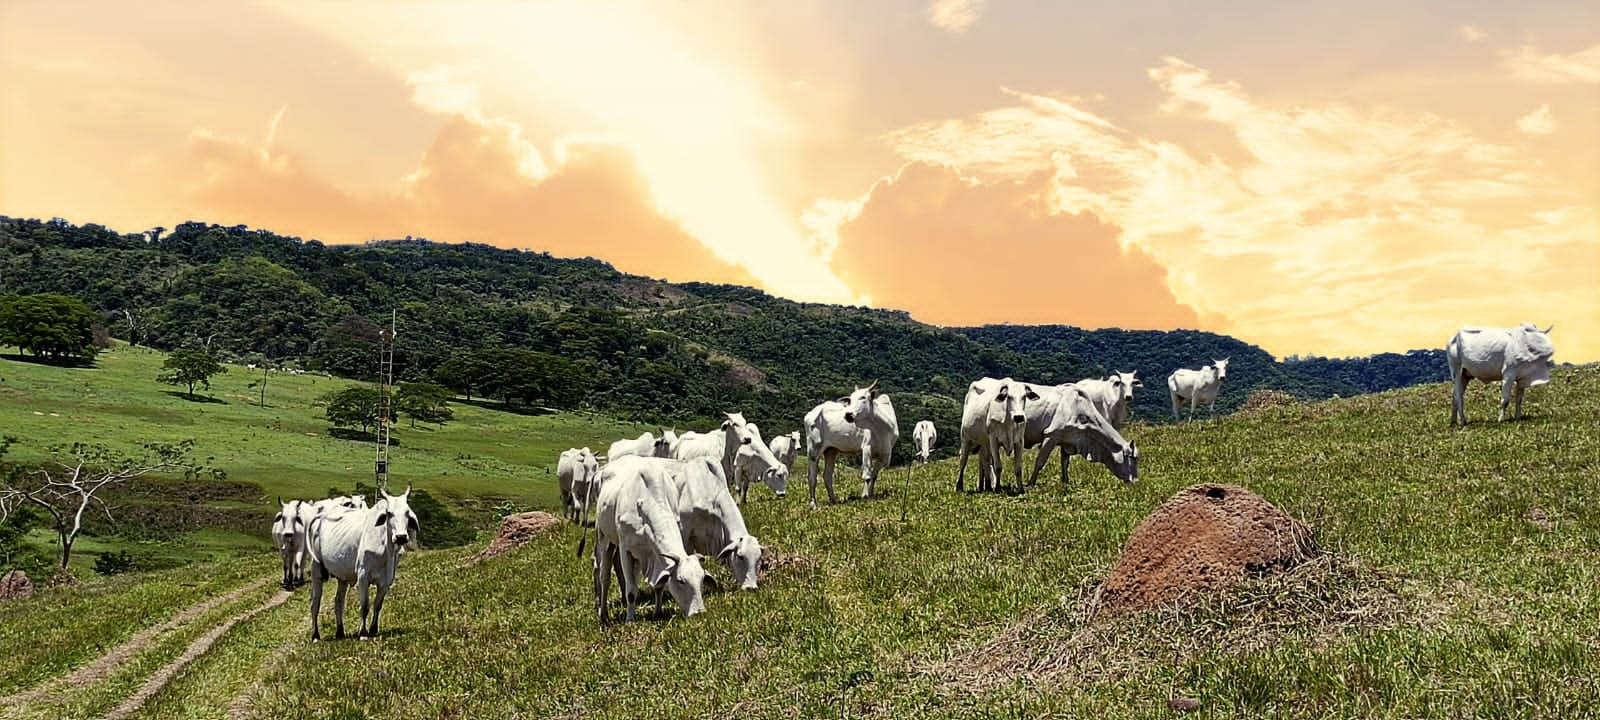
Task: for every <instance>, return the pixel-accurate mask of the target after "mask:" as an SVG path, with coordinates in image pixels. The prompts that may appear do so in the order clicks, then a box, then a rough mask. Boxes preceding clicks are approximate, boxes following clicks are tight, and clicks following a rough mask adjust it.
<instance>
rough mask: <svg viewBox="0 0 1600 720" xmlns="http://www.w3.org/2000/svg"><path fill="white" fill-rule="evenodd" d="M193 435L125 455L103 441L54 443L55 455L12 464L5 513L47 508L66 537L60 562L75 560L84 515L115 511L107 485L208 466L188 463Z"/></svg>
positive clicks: (1, 493) (1, 504)
mask: <svg viewBox="0 0 1600 720" xmlns="http://www.w3.org/2000/svg"><path fill="white" fill-rule="evenodd" d="M193 447H194V441H193V440H184V441H181V442H176V443H167V442H152V443H146V444H145V445H144V448H143V451H142V452H141V453H140V454H139V455H137V456H133V457H130V456H127V455H123V454H121V453H119V452H117V451H115V450H112V449H110V448H108V447H105V446H104V445H94V444H88V443H81V442H78V443H72V444H71V445H58V446H55V447H52V448H50V455H51V458H50V460H48V461H46V462H44V463H42V464H40V465H37V466H32V467H16V466H8V467H7V468H6V472H5V477H4V480H3V484H0V513H3V514H4V515H3V517H9V515H10V513H11V512H13V511H14V510H15V508H16V507H17V506H18V505H20V504H22V503H31V504H33V505H37V506H39V507H41V508H44V510H45V512H47V513H49V514H50V517H51V519H52V520H53V522H54V524H55V531H56V536H57V537H58V538H59V539H60V541H61V567H63V568H65V567H67V563H68V562H69V561H70V560H71V559H72V544H73V543H74V542H76V541H77V540H78V535H79V534H80V533H82V532H83V516H84V514H85V513H87V512H88V511H89V509H90V507H91V506H96V507H98V508H99V509H100V510H101V511H102V512H104V513H105V515H106V519H108V520H113V521H114V520H115V518H113V517H112V516H111V508H110V507H109V506H107V505H106V503H105V500H104V499H103V498H102V497H101V496H100V494H101V492H102V491H104V490H105V489H106V488H109V487H113V486H116V485H119V484H122V483H125V482H127V481H129V480H132V479H134V478H137V477H142V476H144V475H147V474H150V473H155V472H168V471H172V470H183V471H184V474H185V476H186V477H193V476H195V475H196V474H197V473H199V472H201V471H203V470H204V468H202V467H200V466H196V465H191V464H190V463H189V462H188V455H189V451H190V450H191V449H193Z"/></svg>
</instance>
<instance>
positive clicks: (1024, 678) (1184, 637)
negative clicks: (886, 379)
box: [0, 366, 1600, 719]
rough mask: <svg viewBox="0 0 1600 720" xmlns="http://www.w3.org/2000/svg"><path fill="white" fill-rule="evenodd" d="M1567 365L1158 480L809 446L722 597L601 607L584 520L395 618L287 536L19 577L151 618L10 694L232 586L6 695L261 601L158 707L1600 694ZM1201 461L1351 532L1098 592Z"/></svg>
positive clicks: (1588, 510)
mask: <svg viewBox="0 0 1600 720" xmlns="http://www.w3.org/2000/svg"><path fill="white" fill-rule="evenodd" d="M10 374H11V370H10V369H9V367H8V369H7V375H8V377H7V382H8V383H9V382H11V378H10V377H9V375H10ZM1554 375H1555V377H1554V380H1553V382H1552V383H1551V384H1550V385H1548V386H1546V387H1542V388H1539V389H1537V390H1534V391H1532V392H1530V393H1529V400H1528V404H1527V411H1528V414H1529V418H1528V419H1526V420H1524V421H1522V422H1517V423H1495V422H1493V420H1492V418H1493V414H1494V408H1493V402H1494V401H1497V399H1498V393H1497V392H1495V393H1493V395H1494V398H1495V400H1494V401H1492V400H1491V399H1490V395H1491V392H1490V391H1489V390H1488V389H1487V388H1485V387H1484V386H1481V385H1479V386H1475V387H1474V388H1472V391H1473V392H1472V393H1471V396H1470V399H1471V402H1470V412H1471V414H1472V416H1473V417H1474V418H1476V419H1477V420H1478V422H1477V423H1475V424H1474V425H1472V426H1471V427H1468V428H1465V429H1457V428H1451V427H1449V426H1448V425H1447V418H1448V416H1449V396H1448V389H1447V388H1446V387H1445V386H1443V385H1431V386H1423V387H1417V388H1411V389H1407V390H1401V391H1395V392H1389V393H1384V394H1380V395H1371V396H1363V397H1358V398H1351V399H1345V400H1337V401H1330V402H1323V403H1316V404H1298V405H1288V406H1282V407H1274V408H1267V409H1264V410H1259V411H1253V412H1249V413H1244V414H1239V415H1235V416H1231V417H1227V418H1221V419H1218V420H1214V421H1203V422H1196V423H1194V424H1191V425H1183V426H1170V427H1135V428H1132V429H1131V430H1130V431H1129V433H1128V434H1129V436H1130V437H1131V438H1132V439H1133V440H1134V441H1135V442H1136V443H1138V445H1139V447H1140V451H1141V468H1140V474H1141V478H1142V479H1141V481H1140V482H1139V483H1136V484H1130V485H1124V484H1121V483H1118V482H1117V481H1116V480H1115V479H1113V478H1112V477H1111V476H1110V474H1109V473H1107V472H1106V471H1105V470H1103V469H1102V468H1100V467H1099V466H1091V465H1088V464H1087V463H1084V462H1083V461H1081V460H1074V461H1073V466H1072V481H1071V484H1070V485H1069V486H1067V487H1062V486H1061V485H1060V484H1059V482H1058V481H1057V477H1058V475H1057V472H1058V471H1057V470H1056V468H1055V466H1054V465H1053V464H1052V465H1051V466H1049V467H1047V469H1046V471H1045V474H1044V475H1043V476H1042V477H1041V479H1040V482H1039V484H1038V485H1037V486H1036V487H1033V488H1029V490H1028V492H1027V493H1026V494H1023V495H1021V496H1014V497H1013V496H1004V495H977V494H957V493H955V492H954V490H953V487H954V484H955V482H954V481H955V478H954V475H955V464H954V462H951V461H945V462H941V463H935V464H934V465H931V466H927V467H921V468H915V469H908V468H903V467H897V468H894V469H892V470H891V471H889V472H888V473H887V474H886V475H885V476H884V477H883V478H881V479H880V481H879V489H880V492H881V493H882V497H880V498H878V499H874V500H870V501H862V500H852V501H849V502H844V503H841V504H840V505H837V506H829V505H826V504H824V505H822V506H821V507H820V508H818V509H817V510H814V511H813V510H809V509H808V508H807V507H806V504H805V497H804V492H805V488H804V475H805V473H804V468H803V466H802V467H801V468H798V469H797V470H798V472H797V477H796V478H795V479H794V480H793V481H791V485H790V494H789V497H788V498H786V499H783V500H779V499H776V498H774V497H773V496H772V494H771V493H770V492H767V491H766V490H765V489H764V488H755V489H752V491H751V498H752V499H751V502H750V504H749V505H748V506H746V507H745V514H746V519H747V521H748V523H749V525H750V527H751V529H752V531H753V532H755V533H756V534H757V535H758V536H759V537H760V538H761V540H762V542H763V544H765V545H766V546H767V550H768V552H769V560H771V561H772V567H771V569H770V570H769V571H768V572H767V573H766V575H765V576H764V578H763V581H762V587H761V589H760V590H758V591H756V592H719V593H713V594H710V595H709V596H708V597H707V602H706V605H707V612H706V613H705V614H704V615H701V616H698V617H695V618H693V619H685V618H683V617H681V616H680V615H679V614H678V613H677V612H676V610H675V608H673V606H672V605H671V603H670V601H669V602H668V605H667V608H668V610H669V612H668V613H665V614H664V615H663V616H662V617H654V616H653V615H652V614H651V613H646V615H647V619H645V620H643V621H641V622H638V623H634V624H623V623H620V622H613V623H612V624H609V625H604V626H602V625H601V624H600V623H599V622H598V621H597V618H596V617H595V614H594V609H593V604H592V600H591V591H590V582H589V563H588V561H587V559H586V558H578V557H575V556H574V549H575V546H576V545H577V542H578V538H579V534H580V531H579V529H578V528H577V527H575V526H572V525H563V526H561V527H560V529H559V530H558V531H557V532H555V533H553V534H552V535H550V536H547V537H545V538H542V539H538V540H535V541H534V542H532V543H530V544H529V545H528V546H526V547H524V548H522V549H520V550H518V551H515V552H513V553H510V554H508V555H505V556H502V557H498V558H493V559H488V560H483V561H481V562H475V561H474V558H473V554H474V553H475V551H476V550H477V548H472V547H468V548H460V549H454V550H441V551H423V552H419V553H412V554H408V555H407V556H406V558H405V560H404V562H403V563H402V564H401V569H400V577H399V580H398V582H397V583H396V585H395V589H394V591H393V593H392V594H391V595H390V597H389V601H388V604H387V605H386V607H385V614H384V628H385V633H386V634H385V635H384V636H383V637H381V638H379V639H376V640H371V641H358V640H338V641H327V642H322V643H318V644H312V643H310V642H308V640H307V636H308V634H309V623H308V620H307V617H306V600H307V598H306V591H305V590H304V589H301V590H298V591H296V592H295V593H294V594H293V597H292V598H290V599H289V600H288V601H287V602H284V603H283V604H277V605H275V604H272V602H273V599H272V598H270V597H269V596H268V594H269V593H273V592H275V591H274V590H273V589H272V588H271V587H265V586H263V587H257V586H254V585H252V584H251V583H252V582H259V580H260V579H261V578H266V579H267V580H268V582H269V584H270V581H271V578H272V577H274V576H275V573H276V570H275V569H274V566H273V564H272V562H271V559H270V558H266V557H261V558H258V559H254V560H251V561H249V562H246V563H238V564H230V565H226V566H217V567H215V568H212V569H198V571H196V570H195V569H191V570H189V571H188V573H187V574H185V573H183V572H180V571H168V572H165V573H152V574H147V575H143V576H138V577H135V578H120V577H119V578H110V579H97V580H94V581H91V582H88V583H85V584H83V585H81V586H79V587H76V588H65V589H62V588H57V589H51V590H49V591H47V592H46V593H44V594H43V595H41V596H40V597H38V598H35V599H32V600H27V601H20V602H14V603H10V604H7V605H0V628H13V627H18V628H47V627H54V626H55V625H58V624H61V623H62V622H64V621H63V620H59V618H65V617H82V618H91V617H100V616H108V617H109V616H116V617H125V618H126V619H125V620H122V621H119V622H88V621H84V622H81V623H78V622H68V623H67V624H68V625H69V627H68V628H66V629H62V630H59V631H56V632H52V633H45V632H44V631H43V630H37V631H27V632H25V634H22V635H18V634H15V633H10V632H9V631H0V633H4V634H0V639H3V640H4V641H5V646H6V649H7V652H5V653H0V656H5V655H11V654H13V652H14V651H11V650H10V648H11V647H12V646H13V645H14V644H15V645H16V646H17V647H27V646H30V645H44V646H45V650H44V651H42V652H41V651H40V650H38V649H30V650H29V652H31V653H33V655H31V656H29V657H40V656H46V657H49V658H52V659H53V660H51V661H50V662H46V663H43V664H39V661H34V660H25V659H17V660H14V661H11V662H9V663H7V664H0V693H15V692H17V691H20V690H24V689H27V688H35V687H38V686H39V684H40V683H43V682H47V681H48V678H50V677H60V676H61V675H63V674H65V673H67V672H68V671H69V670H70V668H72V667H78V666H80V665H81V664H82V663H84V662H85V659H87V658H93V657H94V656H96V655H97V654H98V653H99V652H101V651H102V650H103V649H104V648H107V647H111V646H113V645H116V644H118V643H122V642H125V641H126V639H127V638H128V637H130V636H133V635H134V634H135V633H138V632H139V631H140V630H141V629H148V628H152V627H157V626H158V624H160V623H163V622H167V621H168V620H169V619H170V618H172V617H173V616H174V614H175V613H177V612H178V611H179V610H181V609H183V608H185V607H190V606H192V605H194V604H196V603H201V602H203V601H206V600H207V599H209V598H218V597H222V598H223V600H222V601H221V602H218V603H217V604H216V605H215V606H214V607H204V608H200V609H199V610H196V611H194V612H193V613H192V616H193V617H192V619H191V620H190V621H189V622H187V623H179V624H175V625H173V626H172V627H171V628H169V629H166V630H164V631H163V632H159V633H154V634H153V636H152V638H151V640H150V643H149V647H148V648H147V649H145V650H143V651H141V652H139V653H135V654H133V655H132V657H133V658H134V662H131V663H129V664H128V666H127V668H128V669H126V670H124V671H123V672H120V673H113V674H112V675H110V676H108V677H105V678H99V679H94V680H92V681H86V682H82V683H77V684H74V685H72V689H71V690H70V691H59V690H58V691H55V692H54V693H53V694H51V693H45V694H44V695H43V696H40V694H39V693H37V692H36V693H34V695H35V696H34V697H28V698H24V699H23V701H17V700H16V697H17V696H15V695H12V696H10V697H0V718H36V717H99V716H101V715H102V714H105V713H108V712H110V711H111V709H112V708H113V707H115V706H117V705H118V704H119V703H120V702H121V698H123V697H126V696H127V694H128V693H130V692H131V688H133V687H134V686H137V685H139V680H138V678H139V676H141V675H143V674H144V673H147V672H153V671H151V670H149V668H150V667H152V666H155V665H160V664H161V663H162V662H163V661H164V660H165V659H166V658H169V657H172V658H175V657H178V656H179V653H178V649H179V648H180V647H181V646H183V645H184V643H186V642H188V641H189V639H190V638H192V637H194V636H195V635H197V634H198V633H199V632H200V631H201V630H203V629H204V628H205V627H208V626H209V625H215V624H216V623H217V622H218V619H219V618H223V617H226V618H242V619H241V620H240V621H239V622H238V624H237V625H234V626H232V629H231V630H229V631H228V632H226V633H224V634H222V635H221V636H220V637H219V638H217V640H216V642H215V644H214V645H210V646H209V648H208V649H207V650H206V651H205V652H203V653H200V654H198V655H195V656H194V660H193V662H191V663H189V664H187V665H186V666H184V668H183V669H182V670H181V671H180V672H176V673H174V674H172V675H171V682H170V683H167V684H166V685H165V686H163V687H161V688H160V689H158V690H155V691H153V694H151V695H150V696H149V700H148V702H146V703H144V704H143V705H142V706H140V707H137V708H135V709H133V710H131V711H130V712H131V714H129V715H127V716H131V717H138V718H218V717H228V718H280V717H318V718H364V717H383V718H396V719H399V718H487V717H496V718H499V717H507V718H512V717H515V718H534V717H580V716H581V717H607V718H633V717H740V718H792V717H862V716H873V717H897V718H905V717H972V718H980V717H981V718H990V717H1019V718H1021V717H1027V718H1035V717H1063V718H1065V717H1115V718H1170V717H1174V716H1178V713H1177V712H1175V711H1174V710H1172V709H1169V708H1168V706H1167V701H1168V700H1169V699H1171V698H1176V697H1182V698H1192V699H1194V700H1196V701H1198V702H1199V709H1198V710H1197V711H1196V712H1194V713H1191V715H1194V716H1199V717H1282V718H1329V717H1339V718H1344V717H1361V718H1413V717H1452V718H1454V717H1517V718H1577V717H1592V716H1594V714H1595V713H1596V708H1597V707H1600V552H1597V551H1600V369H1597V368H1596V367H1593V366H1589V367H1582V368H1564V369H1560V370H1558V371H1556V372H1555V373H1554ZM240 411H242V408H241V409H240ZM217 412H220V410H218V411H217ZM63 414H65V413H63ZM1486 418H1487V419H1488V421H1487V422H1485V421H1484V420H1485V419H1486ZM914 421H915V418H904V419H903V422H904V423H905V424H906V426H907V427H908V428H909V426H910V423H912V422H914ZM302 434H303V433H302ZM943 434H944V432H943V429H941V435H943ZM603 437H611V434H610V433H607V434H605V435H603ZM296 442H299V441H298V440H296ZM557 444H560V443H557ZM419 446H421V442H420V441H419ZM484 452H485V453H488V452H490V451H489V450H485V451H484ZM519 452H520V451H519ZM510 456H511V457H526V456H523V455H516V454H512V455H510ZM497 457H498V456H497ZM352 462H355V461H354V460H352ZM502 462H509V461H503V460H502ZM802 463H803V461H802ZM358 467H359V466H358ZM517 481H518V482H526V480H523V479H520V478H519V479H518V480H517ZM1201 482H1223V483H1233V484H1238V485H1243V486H1245V487H1247V488H1249V489H1251V490H1253V491H1255V492H1257V493H1259V494H1261V495H1262V496H1263V497H1265V498H1267V499H1268V500H1270V501H1272V502H1274V503H1276V504H1278V505H1279V506H1280V507H1283V508H1284V509H1286V510H1287V511H1289V512H1290V513H1291V514H1293V515H1295V516H1297V517H1299V518H1301V519H1302V520H1305V521H1306V522H1308V523H1309V524H1310V525H1312V526H1313V527H1314V528H1315V529H1316V533H1317V535H1316V540H1317V543H1318V544H1319V546H1320V547H1321V549H1322V550H1323V551H1324V554H1323V555H1322V556H1321V557H1320V558H1319V559H1318V560H1316V561H1313V562H1309V563H1306V564H1304V565H1302V566H1300V567H1299V568H1297V569H1295V570H1293V571H1291V572H1289V573H1285V574H1280V575H1270V576H1265V577H1260V578H1254V579H1251V580H1249V581H1247V582H1246V584H1245V585H1244V586H1243V587H1241V588H1240V589H1239V590H1238V592H1236V593H1233V594H1230V595H1226V596H1217V597H1211V598H1207V599H1203V600H1200V601H1199V602H1197V603H1195V604H1192V605H1188V606H1185V607H1182V608H1168V609H1162V610H1157V611H1152V612H1149V613H1146V614H1143V615H1138V616H1133V617H1129V618H1123V619H1113V618H1107V617H1104V616H1097V615H1095V614H1094V613H1093V612H1092V609H1093V597H1094V588H1095V586H1096V584H1097V583H1098V581H1099V580H1100V579H1101V578H1102V577H1103V576H1104V575H1105V573H1106V571H1107V570H1108V569H1109V567H1110V565H1111V564H1112V563H1113V562H1114V561H1115V559H1116V557H1117V554H1118V551H1119V550H1120V548H1121V546H1122V544H1123V542H1124V541H1125V540H1126V538H1127V537H1128V534H1129V532H1130V531H1131V530H1132V529H1133V527H1134V526H1135V525H1137V524H1138V522H1139V521H1140V520H1141V519H1142V518H1143V517H1145V516H1146V515H1147V514H1148V513H1149V512H1150V511H1151V510H1153V509H1154V508H1155V507H1157V506H1158V505H1159V504H1161V503H1162V502H1163V501H1165V500H1166V499H1167V498H1169V497H1171V496H1172V495H1173V494H1174V493H1175V492H1177V491H1178V490H1180V489H1182V488H1184V487H1187V486H1189V485H1192V484H1196V483H1201ZM841 490H847V491H849V494H851V495H854V494H857V493H859V481H858V480H850V481H845V482H843V483H842V486H841ZM496 492H508V491H507V490H504V489H499V488H496ZM842 494H843V493H842ZM422 535H423V537H424V539H425V538H426V535H427V528H423V529H422ZM711 565H712V564H711V563H708V567H709V566H711ZM712 574H713V575H715V576H718V577H720V578H721V579H722V580H723V581H724V586H725V587H731V586H732V584H731V582H729V578H728V576H727V573H726V571H725V570H723V569H722V568H721V567H720V566H716V567H714V568H713V569H712ZM179 588H181V590H180V589H179ZM241 588H243V590H242V591H241V590H240V589H241ZM228 592H235V594H234V595H224V593H228ZM130 595H132V596H135V597H149V598H150V600H149V601H148V602H147V603H146V604H147V606H148V607H149V608H150V610H149V612H148V613H145V614H143V615H142V616H141V615H138V614H137V613H132V612H130V611H129V607H130V604H131V603H130V601H129V597H130ZM613 597H615V596H613ZM353 605H354V603H353V602H352V610H353ZM325 612H326V610H325ZM620 612H621V611H620V608H619V607H616V606H613V607H611V608H609V613H610V616H611V618H612V619H613V620H614V621H615V620H617V619H619V618H620ZM251 613H255V614H251ZM350 624H351V626H352V627H353V626H354V625H355V621H353V620H352V621H351V622H350ZM57 658H59V659H57ZM113 715H114V716H117V717H121V716H123V715H117V714H115V713H113Z"/></svg>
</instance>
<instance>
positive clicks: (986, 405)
mask: <svg viewBox="0 0 1600 720" xmlns="http://www.w3.org/2000/svg"><path fill="white" fill-rule="evenodd" d="M1038 399H1039V394H1038V393H1037V392H1035V391H1034V389H1033V386H1031V385H1029V384H1027V383H1022V382H1018V381H1016V380H1012V379H1011V378H1005V379H1003V380H996V379H994V378H987V377H986V378H981V379H979V380H976V381H974V382H973V383H972V384H971V385H969V386H967V397H966V400H965V402H963V404H962V406H961V463H960V465H959V466H957V470H956V490H957V491H958V492H959V491H961V490H963V489H964V484H965V480H966V472H967V455H968V454H970V453H971V452H972V451H974V450H976V451H978V490H979V492H982V491H984V490H998V489H999V488H1000V466H1001V462H1000V457H1001V455H1000V453H1001V452H1002V451H1005V452H1007V453H1009V454H1010V455H1011V468H1012V471H1013V472H1014V473H1015V474H1016V476H1017V492H1022V450H1023V448H1024V446H1025V443H1026V439H1027V423H1028V415H1027V407H1028V402H1029V401H1036V400H1038Z"/></svg>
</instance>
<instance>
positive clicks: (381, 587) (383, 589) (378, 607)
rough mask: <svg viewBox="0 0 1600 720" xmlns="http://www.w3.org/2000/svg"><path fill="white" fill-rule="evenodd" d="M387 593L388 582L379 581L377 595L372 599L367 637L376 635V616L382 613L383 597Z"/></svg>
mask: <svg viewBox="0 0 1600 720" xmlns="http://www.w3.org/2000/svg"><path fill="white" fill-rule="evenodd" d="M388 594H389V583H386V582H383V581H381V580H380V581H379V582H378V592H377V597H375V598H373V599H372V628H371V629H369V630H368V631H367V636H368V637H377V636H378V616H379V615H382V614H383V598H384V596H386V595H388Z"/></svg>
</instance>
